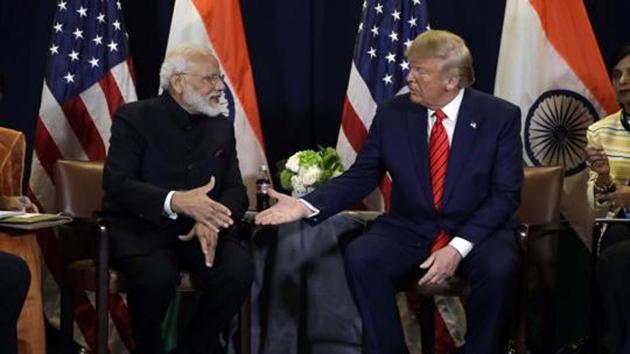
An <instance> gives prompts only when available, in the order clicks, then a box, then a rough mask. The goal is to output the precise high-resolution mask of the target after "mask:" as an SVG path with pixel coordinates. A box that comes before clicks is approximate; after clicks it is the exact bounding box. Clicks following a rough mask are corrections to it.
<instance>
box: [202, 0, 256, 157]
mask: <svg viewBox="0 0 630 354" xmlns="http://www.w3.org/2000/svg"><path fill="white" fill-rule="evenodd" d="M192 2H193V5H194V6H195V8H197V11H198V12H199V16H200V17H201V20H202V21H203V24H204V27H205V28H206V32H207V33H208V37H209V38H210V41H211V42H212V46H213V47H214V49H215V51H216V54H217V56H218V57H219V61H220V62H221V64H223V68H224V70H225V71H226V75H227V77H228V78H229V79H230V83H231V84H232V86H233V87H234V90H235V91H236V92H235V94H236V95H237V96H238V98H239V100H240V101H241V104H242V105H243V110H244V111H245V115H246V116H247V120H248V121H249V125H250V126H251V128H252V130H253V131H254V134H255V135H256V139H258V142H259V143H260V146H262V147H263V149H264V147H265V144H264V140H263V135H262V128H261V127H260V119H259V114H258V104H257V101H256V91H255V89H254V75H253V74H252V66H251V65H250V62H249V51H248V49H247V42H246V38H245V32H244V30H243V19H242V17H241V8H240V5H239V2H238V1H221V0H210V1H208V0H205V1H201V0H193V1H192Z"/></svg>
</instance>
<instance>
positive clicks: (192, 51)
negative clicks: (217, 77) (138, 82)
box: [160, 43, 216, 90]
mask: <svg viewBox="0 0 630 354" xmlns="http://www.w3.org/2000/svg"><path fill="white" fill-rule="evenodd" d="M208 55H209V56H210V57H212V58H213V59H215V60H216V58H215V57H214V55H213V54H212V51H210V49H208V48H206V47H204V46H202V45H199V44H195V43H184V44H180V45H178V46H177V47H175V48H173V49H171V50H170V51H168V53H166V56H165V57H164V62H163V63H162V67H161V68H160V88H161V89H163V90H168V89H169V88H170V87H171V81H170V79H171V76H173V75H175V74H179V73H183V72H186V69H187V67H188V61H189V60H190V59H191V58H193V57H197V56H208Z"/></svg>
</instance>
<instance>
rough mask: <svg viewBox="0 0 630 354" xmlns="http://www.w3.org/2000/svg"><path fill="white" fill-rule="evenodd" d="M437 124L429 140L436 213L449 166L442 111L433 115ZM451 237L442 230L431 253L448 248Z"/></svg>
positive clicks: (440, 206) (434, 125) (439, 207)
mask: <svg viewBox="0 0 630 354" xmlns="http://www.w3.org/2000/svg"><path fill="white" fill-rule="evenodd" d="M433 116H434V117H435V124H433V128H431V137H430V138H429V166H430V167H431V186H432V189H433V207H434V208H435V210H436V211H440V210H441V208H442V196H443V195H444V181H445V179H446V167H447V166H448V150H449V149H448V136H447V135H446V129H444V125H443V124H442V121H443V120H444V119H446V114H444V112H442V110H439V109H438V110H437V111H435V113H433ZM450 239H451V237H450V236H449V235H448V234H447V233H446V232H445V231H444V230H440V231H439V233H438V235H437V237H436V238H435V241H434V242H433V245H432V246H431V252H435V251H437V250H439V249H440V248H442V247H444V246H446V245H447V244H448V243H449V241H450Z"/></svg>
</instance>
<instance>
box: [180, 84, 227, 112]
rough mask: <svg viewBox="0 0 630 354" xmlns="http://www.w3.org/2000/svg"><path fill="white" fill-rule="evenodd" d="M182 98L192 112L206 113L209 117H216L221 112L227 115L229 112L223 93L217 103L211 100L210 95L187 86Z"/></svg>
mask: <svg viewBox="0 0 630 354" xmlns="http://www.w3.org/2000/svg"><path fill="white" fill-rule="evenodd" d="M182 100H183V101H184V104H185V105H186V106H187V108H188V111H189V112H190V113H192V114H205V115H207V116H209V117H216V116H218V115H221V114H224V115H226V116H227V115H228V113H229V111H228V107H227V101H226V100H225V95H224V94H223V93H222V94H221V97H219V103H218V104H215V103H211V102H210V97H209V96H203V95H202V94H200V93H199V92H197V91H195V90H194V89H192V88H188V87H187V88H185V89H184V93H183V95H182Z"/></svg>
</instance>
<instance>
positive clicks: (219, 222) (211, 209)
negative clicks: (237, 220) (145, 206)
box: [171, 177, 234, 232]
mask: <svg viewBox="0 0 630 354" xmlns="http://www.w3.org/2000/svg"><path fill="white" fill-rule="evenodd" d="M213 188H214V177H211V178H210V181H209V182H208V183H207V184H206V185H204V186H201V187H198V188H195V189H191V190H189V191H178V192H175V194H173V199H171V208H172V209H173V211H174V212H176V213H178V214H185V215H188V216H190V217H191V218H193V219H195V221H197V222H200V223H202V224H204V225H205V226H206V227H208V228H209V229H210V230H212V231H214V232H219V229H220V228H226V227H229V226H230V225H232V224H233V223H234V221H233V220H232V218H231V217H230V215H231V214H232V212H231V211H230V209H228V208H227V207H226V206H225V205H223V204H221V203H219V202H217V201H214V200H212V198H210V197H208V193H209V192H210V191H211V190H212V189H213Z"/></svg>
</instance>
